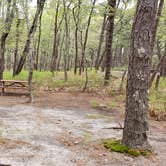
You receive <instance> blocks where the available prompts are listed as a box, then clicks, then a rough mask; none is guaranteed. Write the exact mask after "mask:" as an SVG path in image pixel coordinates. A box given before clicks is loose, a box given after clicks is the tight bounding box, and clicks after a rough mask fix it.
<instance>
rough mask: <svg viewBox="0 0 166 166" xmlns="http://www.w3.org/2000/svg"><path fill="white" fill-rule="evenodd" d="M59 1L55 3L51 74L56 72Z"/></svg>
mask: <svg viewBox="0 0 166 166" xmlns="http://www.w3.org/2000/svg"><path fill="white" fill-rule="evenodd" d="M59 6H60V0H58V1H57V5H56V13H55V22H54V45H53V52H52V58H51V72H52V73H53V72H54V71H55V70H56V63H57V58H58V14H59Z"/></svg>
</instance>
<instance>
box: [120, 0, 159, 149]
mask: <svg viewBox="0 0 166 166" xmlns="http://www.w3.org/2000/svg"><path fill="white" fill-rule="evenodd" d="M157 6H158V0H146V1H142V0H138V2H137V9H136V14H135V19H134V23H133V29H132V35H131V52H130V56H129V69H128V80H127V92H126V115H125V123H124V130H123V140H122V142H123V144H125V145H127V146H129V147H132V148H143V149H147V148H149V143H148V138H147V130H148V89H149V80H150V79H149V78H150V68H151V61H152V53H153V38H154V31H155V29H154V28H155V21H156V15H157Z"/></svg>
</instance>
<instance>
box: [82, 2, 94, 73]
mask: <svg viewBox="0 0 166 166" xmlns="http://www.w3.org/2000/svg"><path fill="white" fill-rule="evenodd" d="M95 4H96V0H93V3H92V8H91V11H90V14H89V18H88V22H87V27H86V31H85V39H84V43H83V46H82V57H81V63H80V71H79V72H80V73H79V74H80V75H81V73H82V68H83V65H84V62H85V58H86V57H85V51H86V45H87V41H88V34H89V27H90V24H91V19H92V14H93V11H94V8H95Z"/></svg>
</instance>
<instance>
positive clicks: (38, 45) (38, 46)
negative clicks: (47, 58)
mask: <svg viewBox="0 0 166 166" xmlns="http://www.w3.org/2000/svg"><path fill="white" fill-rule="evenodd" d="M42 15H43V11H42V12H41V13H40V16H39V34H38V43H37V51H36V61H35V65H34V66H35V68H34V69H35V70H38V66H39V51H40V41H41V28H42V27H41V26H42V22H41V21H42Z"/></svg>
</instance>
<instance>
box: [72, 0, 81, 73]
mask: <svg viewBox="0 0 166 166" xmlns="http://www.w3.org/2000/svg"><path fill="white" fill-rule="evenodd" d="M81 3H82V2H81V0H78V11H77V14H76V13H75V8H73V18H74V22H75V64H74V74H77V65H78V30H79V22H80V18H79V17H80V7H81Z"/></svg>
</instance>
